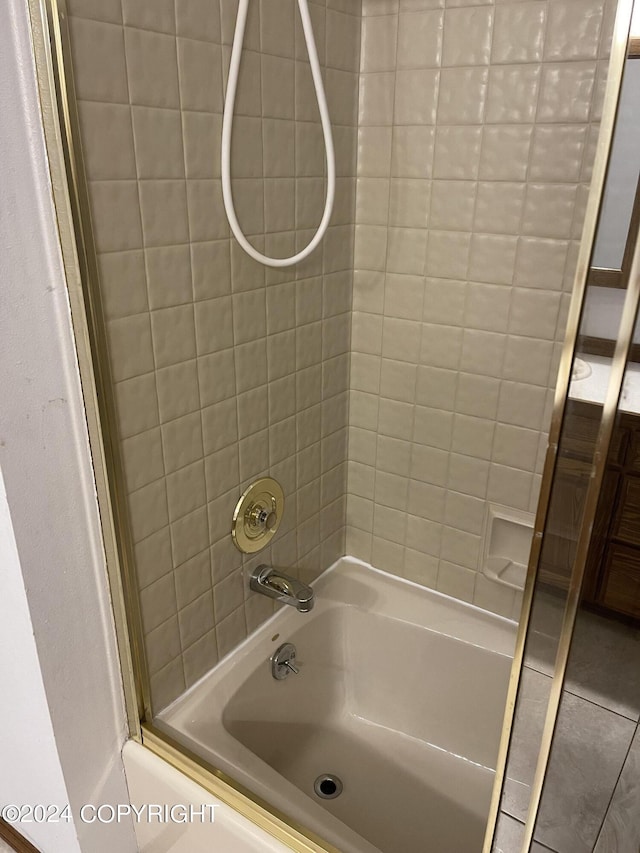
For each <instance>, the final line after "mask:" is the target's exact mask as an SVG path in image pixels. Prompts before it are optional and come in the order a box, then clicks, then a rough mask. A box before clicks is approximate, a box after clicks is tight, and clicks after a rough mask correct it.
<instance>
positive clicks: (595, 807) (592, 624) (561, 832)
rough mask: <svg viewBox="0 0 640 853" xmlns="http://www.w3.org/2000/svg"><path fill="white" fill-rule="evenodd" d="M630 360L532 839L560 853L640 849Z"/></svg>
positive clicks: (637, 526)
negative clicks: (534, 838)
mask: <svg viewBox="0 0 640 853" xmlns="http://www.w3.org/2000/svg"><path fill="white" fill-rule="evenodd" d="M639 330H640V323H636V333H637V332H638V331H639ZM632 356H633V357H632V358H631V359H630V360H629V362H628V364H627V367H626V371H625V379H624V384H623V389H622V394H621V397H620V403H619V409H618V412H617V415H616V422H615V427H614V432H613V437H612V441H611V445H610V448H609V453H608V456H607V464H606V469H605V473H604V479H603V483H602V489H601V494H600V500H599V502H598V508H597V511H596V517H595V522H594V530H593V536H592V541H591V546H590V550H589V556H588V562H587V568H586V574H585V579H584V583H583V588H582V597H581V604H580V610H579V612H578V616H577V619H576V625H575V630H574V634H573V638H572V643H571V653H570V656H569V660H568V665H567V673H566V678H565V683H564V689H563V693H562V700H561V704H560V710H559V714H558V723H557V727H556V731H555V734H554V739H553V746H552V751H551V755H550V760H549V766H548V771H547V776H546V780H545V786H544V792H543V796H542V801H541V806H540V811H539V813H538V818H537V821H536V829H535V837H536V838H537V839H539V840H540V841H542V842H544V843H545V844H546V845H547V846H549V847H550V848H551V849H552V850H555V851H558V853H565V851H566V853H573V851H576V853H582V851H584V853H591V851H594V850H595V851H596V853H612V851H627V850H628V851H635V850H638V849H639V848H640V764H639V763H638V758H639V755H640V752H639V744H638V739H637V738H636V737H635V735H636V729H637V724H638V720H639V719H640V547H639V546H640V500H639V497H640V476H639V472H640V466H639V462H640V455H639V453H640V441H639V439H640V417H639V416H640V395H639V394H638V390H639V389H638V376H639V370H640V365H638V363H637V360H636V359H637V354H635V353H633V354H632Z"/></svg>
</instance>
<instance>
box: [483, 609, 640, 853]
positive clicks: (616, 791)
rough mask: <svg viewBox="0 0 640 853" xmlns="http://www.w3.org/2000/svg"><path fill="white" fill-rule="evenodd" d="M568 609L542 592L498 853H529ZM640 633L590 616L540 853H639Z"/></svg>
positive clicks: (564, 708)
mask: <svg viewBox="0 0 640 853" xmlns="http://www.w3.org/2000/svg"><path fill="white" fill-rule="evenodd" d="M562 608H563V601H562V600H560V599H557V598H555V597H554V596H552V595H549V594H547V593H544V592H542V593H539V597H538V599H537V600H536V605H535V608H534V612H533V614H532V626H533V632H532V634H531V638H532V639H531V642H530V644H529V649H528V650H527V666H526V671H525V674H524V680H523V691H522V697H521V700H520V704H519V707H518V713H517V716H516V723H515V731H514V746H513V748H512V752H511V756H510V759H509V766H508V773H507V775H508V778H507V783H506V785H505V791H504V794H503V802H502V809H503V811H502V814H501V819H500V823H499V830H498V836H497V841H496V846H495V850H496V853H519V851H520V845H521V838H522V830H523V821H524V820H525V818H526V812H527V804H528V801H529V788H530V785H531V781H532V779H533V774H534V772H535V762H536V759H537V753H538V748H539V741H540V734H541V732H542V728H543V724H544V715H545V711H546V706H547V701H548V698H549V690H550V686H551V672H552V669H553V657H554V654H555V648H556V639H555V638H556V637H557V635H558V628H559V625H560V621H561V617H562ZM639 721H640V630H637V629H634V628H631V627H629V626H627V625H623V624H619V623H617V622H615V621H613V620H609V619H605V618H603V617H601V616H598V615H595V614H593V613H589V612H586V611H581V612H580V614H579V616H578V622H577V625H576V632H575V638H574V642H573V646H572V650H571V656H570V660H569V667H568V672H567V679H566V688H565V692H564V695H563V699H562V704H561V707H560V714H559V717H558V726H557V730H556V736H555V739H554V746H553V750H552V754H551V759H550V763H549V769H548V776H547V782H546V785H545V790H544V793H543V797H542V803H541V807H540V813H539V816H538V823H537V827H536V833H535V838H536V843H535V844H534V845H533V847H532V851H533V853H545V851H552V853H639V850H640V728H639V726H638V723H639Z"/></svg>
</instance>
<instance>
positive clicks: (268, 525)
mask: <svg viewBox="0 0 640 853" xmlns="http://www.w3.org/2000/svg"><path fill="white" fill-rule="evenodd" d="M283 512H284V492H283V491H282V486H281V485H280V483H278V482H277V481H276V480H274V479H272V478H271V477H262V478H261V479H260V480H256V482H255V483H252V484H251V485H250V486H249V488H248V489H247V490H246V491H245V492H244V494H243V495H242V497H241V498H240V500H239V501H238V503H237V504H236V508H235V509H234V511H233V521H232V523H231V536H232V538H233V541H234V543H235V546H236V548H238V549H239V550H240V551H242V552H243V553H244V554H255V552H256V551H259V550H260V549H261V548H264V547H265V546H266V545H268V544H269V542H270V541H271V540H272V539H273V537H274V536H275V534H276V531H277V529H278V527H279V525H280V522H281V521H282V513H283Z"/></svg>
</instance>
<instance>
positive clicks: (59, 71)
mask: <svg viewBox="0 0 640 853" xmlns="http://www.w3.org/2000/svg"><path fill="white" fill-rule="evenodd" d="M29 4H30V11H31V21H32V33H33V38H34V40H35V39H36V38H37V37H38V34H40V36H39V38H40V43H39V50H38V51H36V56H37V57H38V64H39V81H40V90H41V97H44V96H46V101H43V114H44V115H46V116H47V117H48V122H49V124H50V125H51V128H50V130H49V133H48V136H47V147H48V156H49V159H50V163H53V162H54V161H55V162H56V165H57V168H58V184H59V186H58V191H57V193H56V192H54V196H55V203H56V210H57V215H58V221H59V222H60V221H61V220H62V219H64V221H65V222H66V223H67V226H68V228H69V227H70V229H72V234H71V236H70V238H69V240H68V241H67V242H69V241H70V240H71V239H72V240H73V241H74V244H73V246H67V251H66V253H65V270H66V272H67V275H68V280H69V281H73V282H76V288H75V289H74V290H73V291H72V292H71V293H70V295H71V296H73V297H75V298H73V299H72V309H73V321H74V331H75V334H76V340H77V341H78V342H80V343H82V352H83V354H84V356H85V357H84V358H83V359H82V360H81V362H80V367H81V374H82V377H83V391H84V395H85V405H88V401H89V402H90V405H91V408H92V410H93V411H94V415H93V417H94V419H95V421H96V423H95V428H94V429H93V430H92V435H91V438H92V447H91V449H92V454H93V461H94V467H95V471H96V477H97V479H99V481H100V483H99V485H101V488H100V489H99V493H98V498H99V504H100V510H101V517H102V523H103V536H104V539H105V547H106V548H107V549H108V554H107V556H108V557H109V558H110V560H109V567H110V571H109V577H110V586H111V595H112V603H113V605H114V612H115V618H116V628H117V631H118V645H119V649H120V655H121V661H122V663H123V672H124V673H125V682H126V683H125V700H126V702H127V717H128V720H129V729H130V733H131V735H132V736H133V737H136V738H137V739H139V738H140V719H141V716H144V715H147V716H150V714H151V698H150V691H149V677H148V669H147V662H146V654H145V648H144V642H143V631H142V617H141V613H140V603H139V597H138V583H137V579H136V573H135V563H134V558H133V541H132V537H131V531H130V527H129V516H128V511H127V504H126V489H125V484H124V469H123V466H122V458H121V451H120V444H119V440H118V429H117V420H116V409H115V401H114V399H113V382H112V377H111V367H110V362H109V358H108V350H107V337H106V330H105V329H106V327H105V321H104V315H103V310H102V303H101V298H100V281H99V271H98V262H97V255H96V250H95V241H94V237H93V229H92V224H91V210H90V205H89V194H88V189H87V178H86V172H85V168H84V161H83V157H82V148H81V142H80V125H79V121H78V112H77V104H76V97H75V86H74V81H73V71H72V67H71V62H70V59H69V58H70V56H71V49H70V42H69V29H68V16H67V9H66V0H29ZM45 130H46V128H45ZM54 190H55V187H54ZM63 248H64V246H63ZM122 611H124V612H122ZM128 661H129V664H128V663H127V662H128ZM131 680H132V681H133V685H134V689H133V691H132V687H131V684H130V682H131ZM132 692H133V694H134V695H133V696H132ZM134 698H135V701H133V700H134Z"/></svg>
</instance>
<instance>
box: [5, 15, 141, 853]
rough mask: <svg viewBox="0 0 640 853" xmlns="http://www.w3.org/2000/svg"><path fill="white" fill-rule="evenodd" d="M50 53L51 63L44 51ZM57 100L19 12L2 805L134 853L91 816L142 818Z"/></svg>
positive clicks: (15, 21)
mask: <svg viewBox="0 0 640 853" xmlns="http://www.w3.org/2000/svg"><path fill="white" fill-rule="evenodd" d="M34 9H35V7H34ZM35 46H36V47H42V52H39V53H38V55H39V56H40V57H41V56H43V54H44V44H42V45H40V43H39V40H38V39H37V38H36V39H35ZM51 94H52V93H50V92H47V91H46V83H45V84H44V86H43V87H42V89H39V87H38V80H37V77H36V67H35V63H34V43H33V42H32V30H31V21H30V16H29V8H28V5H27V4H26V3H24V2H23V0H8V2H6V3H4V4H3V7H2V27H0V105H1V107H0V109H1V111H2V134H1V136H0V163H2V215H1V216H0V280H1V281H2V310H0V364H2V370H0V469H1V473H0V567H1V568H0V588H1V590H2V595H1V596H0V649H1V650H2V651H1V653H0V684H1V685H2V691H3V698H2V701H0V768H2V769H1V770H0V803H2V805H3V806H6V805H7V804H9V803H18V804H32V805H35V804H36V803H42V804H57V805H59V806H60V807H62V806H63V805H64V804H65V803H68V804H69V806H70V810H71V813H70V815H69V817H68V821H65V820H64V819H62V820H60V822H59V823H53V822H51V821H48V822H46V823H45V822H43V821H38V820H33V819H32V820H31V822H27V821H25V822H24V823H19V824H18V826H17V827H16V828H17V829H18V830H19V831H20V832H21V833H22V834H23V835H25V836H26V837H27V838H28V839H29V840H31V842H32V843H33V844H34V845H36V846H37V849H38V850H40V851H42V853H58V852H59V851H61V850H64V851H68V853H80V851H87V850H91V851H93V853H109V851H113V850H118V851H121V853H134V851H137V849H138V848H137V845H136V842H135V836H134V833H133V822H132V821H131V820H127V818H125V819H124V820H122V821H121V822H114V823H112V824H108V825H107V824H99V823H97V822H96V823H86V822H85V823H83V822H82V821H81V820H79V817H78V815H79V810H80V808H81V806H82V805H83V804H85V803H86V802H87V801H89V802H91V801H93V802H97V803H109V802H110V803H125V802H128V791H127V785H126V781H125V778H124V766H123V762H122V756H121V751H122V747H123V744H124V742H125V740H126V738H127V734H128V731H127V725H126V716H125V710H124V699H123V694H122V678H121V672H120V665H119V664H120V662H119V659H118V652H117V648H116V638H115V630H114V626H113V613H112V612H111V608H110V601H109V590H108V581H107V571H106V566H105V555H104V549H103V543H102V539H101V530H100V516H99V510H98V504H97V500H96V494H95V489H96V486H95V480H94V471H93V468H92V465H91V454H90V451H89V436H88V434H87V413H86V411H85V406H84V404H83V398H82V388H81V384H80V376H79V373H78V356H77V348H76V345H75V341H74V330H73V327H72V319H71V313H70V310H69V301H70V300H69V290H68V286H69V287H72V286H73V282H72V281H71V280H69V281H67V280H66V278H65V269H64V267H63V263H62V256H61V246H60V232H64V233H67V234H69V230H68V225H67V228H66V231H65V225H66V224H67V223H66V221H65V215H64V214H65V212H64V211H63V210H56V208H55V207H54V200H53V198H52V186H51V183H52V175H59V172H57V171H56V165H58V166H59V165H60V164H59V162H58V163H56V153H57V151H56V150H55V147H53V148H52V149H51V150H47V147H46V146H45V138H44V130H43V114H44V115H46V116H48V118H49V121H51V100H50V99H49V97H48V95H51ZM58 186H60V183H59V182H58ZM5 816H6V817H7V818H9V819H11V818H10V815H9V814H8V813H5ZM1 846H2V842H0V848H1Z"/></svg>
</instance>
